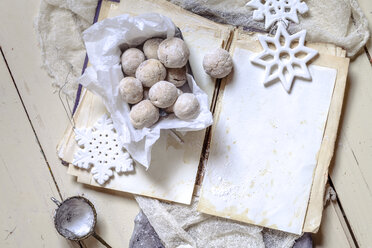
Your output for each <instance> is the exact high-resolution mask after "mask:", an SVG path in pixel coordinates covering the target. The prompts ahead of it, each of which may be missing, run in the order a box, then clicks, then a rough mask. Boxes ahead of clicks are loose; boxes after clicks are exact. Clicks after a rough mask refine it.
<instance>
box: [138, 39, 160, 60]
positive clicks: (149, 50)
mask: <svg viewBox="0 0 372 248" xmlns="http://www.w3.org/2000/svg"><path fill="white" fill-rule="evenodd" d="M163 40H164V39H161V38H152V39H148V40H147V41H146V42H145V43H144V44H143V53H144V54H145V56H146V58H147V59H158V48H159V44H160V43H161V42H162V41H163Z"/></svg>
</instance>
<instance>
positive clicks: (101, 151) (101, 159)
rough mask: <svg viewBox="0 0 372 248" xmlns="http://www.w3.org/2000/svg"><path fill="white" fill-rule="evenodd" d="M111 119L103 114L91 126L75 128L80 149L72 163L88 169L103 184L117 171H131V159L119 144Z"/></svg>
mask: <svg viewBox="0 0 372 248" xmlns="http://www.w3.org/2000/svg"><path fill="white" fill-rule="evenodd" d="M118 139H119V137H118V134H117V133H116V130H115V128H114V126H113V122H112V119H111V118H109V117H108V116H107V115H106V114H105V115H103V116H102V117H101V118H100V119H99V120H98V121H97V122H96V123H95V124H94V126H93V127H92V128H81V129H76V130H75V140H76V142H77V143H78V145H79V147H80V149H79V150H78V151H77V152H76V153H75V155H74V159H73V161H72V164H73V165H75V166H77V167H79V168H81V169H86V170H89V169H90V168H91V167H92V169H91V171H90V173H92V175H93V178H94V179H95V180H96V181H97V183H99V184H101V185H102V184H104V183H106V182H107V180H108V179H109V178H110V177H112V176H113V169H115V171H116V172H117V173H122V172H130V171H133V160H132V159H131V157H130V155H129V153H128V152H127V151H126V150H124V148H123V147H122V146H121V145H120V142H119V140H118Z"/></svg>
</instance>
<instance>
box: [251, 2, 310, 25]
mask: <svg viewBox="0 0 372 248" xmlns="http://www.w3.org/2000/svg"><path fill="white" fill-rule="evenodd" d="M301 1H302V0H251V1H249V2H248V3H247V4H246V6H249V7H252V8H255V9H256V10H255V11H253V20H256V21H262V20H263V19H265V29H268V28H269V27H270V26H271V25H273V24H274V23H275V22H278V21H283V22H284V23H285V24H286V25H288V20H291V21H293V22H295V23H298V16H297V11H298V12H299V13H301V14H304V13H306V12H307V11H308V10H309V8H308V7H307V5H306V3H304V2H301Z"/></svg>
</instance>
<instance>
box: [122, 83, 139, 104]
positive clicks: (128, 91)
mask: <svg viewBox="0 0 372 248" xmlns="http://www.w3.org/2000/svg"><path fill="white" fill-rule="evenodd" d="M119 92H120V95H121V97H122V98H123V100H124V101H126V102H127V103H130V104H135V103H138V102H139V101H141V100H142V98H143V87H142V83H141V81H139V80H138V79H137V78H134V77H125V78H123V79H122V80H121V81H120V85H119Z"/></svg>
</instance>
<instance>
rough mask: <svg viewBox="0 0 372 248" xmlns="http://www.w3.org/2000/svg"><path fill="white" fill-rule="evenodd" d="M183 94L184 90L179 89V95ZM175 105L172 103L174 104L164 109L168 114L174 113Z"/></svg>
mask: <svg viewBox="0 0 372 248" xmlns="http://www.w3.org/2000/svg"><path fill="white" fill-rule="evenodd" d="M182 94H183V92H182V90H180V89H177V97H178V96H180V95H182ZM173 107H174V104H172V105H171V106H169V107H168V108H165V109H164V111H165V113H167V114H171V113H173V112H174V111H173Z"/></svg>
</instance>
